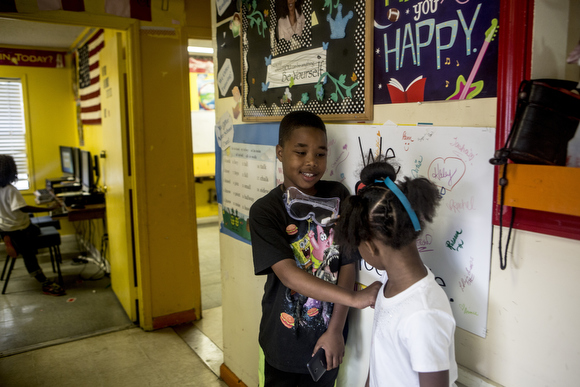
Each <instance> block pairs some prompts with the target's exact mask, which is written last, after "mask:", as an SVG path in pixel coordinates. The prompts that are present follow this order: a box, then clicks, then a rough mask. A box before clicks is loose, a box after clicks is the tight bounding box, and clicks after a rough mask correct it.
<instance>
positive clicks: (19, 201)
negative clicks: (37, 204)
mask: <svg viewBox="0 0 580 387" xmlns="http://www.w3.org/2000/svg"><path fill="white" fill-rule="evenodd" d="M8 200H9V203H10V209H11V210H12V211H17V210H19V209H21V208H22V207H26V206H27V205H28V204H26V201H25V200H24V197H23V196H22V194H21V193H20V192H19V191H18V190H17V189H16V188H15V189H13V190H10V191H8Z"/></svg>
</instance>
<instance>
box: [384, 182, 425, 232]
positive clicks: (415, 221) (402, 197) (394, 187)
mask: <svg viewBox="0 0 580 387" xmlns="http://www.w3.org/2000/svg"><path fill="white" fill-rule="evenodd" d="M375 183H385V185H386V186H387V188H388V189H390V190H391V192H392V193H394V194H395V195H396V196H397V197H398V198H399V200H400V201H401V204H403V207H405V210H407V214H409V218H411V222H412V223H413V227H414V228H415V231H421V224H420V223H419V218H417V214H415V211H413V208H412V207H411V203H409V200H408V199H407V197H406V196H405V194H404V193H402V192H401V190H400V189H399V187H397V185H396V184H395V183H393V181H392V180H391V179H390V178H388V177H386V178H385V179H384V180H378V179H377V180H375Z"/></svg>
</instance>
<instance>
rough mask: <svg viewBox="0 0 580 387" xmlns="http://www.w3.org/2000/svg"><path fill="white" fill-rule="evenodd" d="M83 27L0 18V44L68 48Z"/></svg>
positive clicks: (81, 31)
mask: <svg viewBox="0 0 580 387" xmlns="http://www.w3.org/2000/svg"><path fill="white" fill-rule="evenodd" d="M84 30H85V27H78V26H70V25H61V24H51V23H41V22H33V21H26V20H14V19H6V18H0V44H1V45H8V44H9V45H15V46H34V47H46V48H60V49H69V48H71V47H72V45H73V43H74V42H75V41H76V39H77V38H78V36H79V35H81V34H82V33H83V31H84Z"/></svg>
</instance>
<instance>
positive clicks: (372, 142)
mask: <svg viewBox="0 0 580 387" xmlns="http://www.w3.org/2000/svg"><path fill="white" fill-rule="evenodd" d="M327 129H328V139H329V140H328V142H329V153H328V162H327V171H326V175H325V179H331V180H338V181H342V182H343V183H344V184H345V185H346V186H347V187H348V188H349V189H350V190H351V192H352V190H353V187H354V185H355V183H356V182H357V181H358V176H359V173H360V170H361V169H362V167H363V163H362V155H361V147H362V149H363V151H362V152H364V154H365V158H366V157H367V156H368V154H369V151H370V153H371V154H373V155H374V156H375V157H376V155H377V154H378V151H379V148H381V147H382V154H383V155H384V154H387V155H388V156H394V158H393V160H394V161H395V163H398V164H399V165H400V166H401V170H400V172H399V175H398V176H399V178H401V177H403V176H412V177H426V178H428V179H429V180H430V181H432V182H433V183H434V184H436V185H437V186H438V188H439V191H440V194H441V196H442V200H441V204H440V206H439V208H438V211H437V216H436V218H435V220H434V222H433V223H432V224H431V225H428V226H427V227H426V228H425V230H424V232H423V234H422V235H421V236H420V237H419V239H418V241H417V245H418V247H419V251H420V254H421V258H422V259H423V262H424V263H425V265H427V267H429V268H430V269H431V271H433V273H434V274H435V277H436V279H437V282H438V283H439V285H441V286H442V288H443V289H444V290H445V292H446V294H447V296H448V298H449V300H450V304H451V308H452V310H453V315H454V317H455V320H456V321H457V326H458V327H460V328H463V329H465V330H467V331H469V332H472V333H474V334H476V335H478V336H481V337H485V335H486V327H487V303H488V293H489V274H490V264H491V238H492V210H493V166H492V165H491V164H489V162H488V160H489V158H490V157H491V155H493V152H494V144H495V129H494V128H463V127H434V126H394V125H393V126H388V125H383V126H374V125H368V126H367V125H327ZM359 139H360V143H359ZM381 141H382V146H381ZM381 274H382V273H381V272H380V271H377V270H376V269H374V268H373V267H372V266H370V265H368V264H367V263H365V262H364V261H363V262H361V263H360V265H359V270H358V278H357V282H358V283H359V284H362V285H363V286H364V285H369V284H371V283H372V282H373V281H375V280H378V279H379V278H380V277H381ZM372 321H373V311H372V309H367V310H363V311H360V310H356V309H351V312H350V315H349V324H350V329H349V337H348V341H347V350H346V356H345V360H344V363H343V366H342V367H341V370H340V374H339V379H338V384H337V385H338V386H361V385H364V381H365V380H366V376H367V373H366V370H368V356H369V352H370V335H371V329H372Z"/></svg>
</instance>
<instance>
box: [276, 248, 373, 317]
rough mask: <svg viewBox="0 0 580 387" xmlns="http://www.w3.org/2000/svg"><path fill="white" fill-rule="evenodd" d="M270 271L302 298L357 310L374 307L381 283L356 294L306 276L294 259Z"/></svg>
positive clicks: (277, 265) (279, 262)
mask: <svg viewBox="0 0 580 387" xmlns="http://www.w3.org/2000/svg"><path fill="white" fill-rule="evenodd" d="M272 270H273V271H274V273H275V274H276V276H277V277H278V278H279V279H280V281H282V283H283V284H284V286H286V287H287V288H289V289H292V290H294V291H297V292H298V293H300V294H302V295H303V296H306V297H311V298H315V299H317V300H320V301H327V302H333V303H335V304H342V305H347V306H352V307H354V308H358V309H363V308H366V307H367V306H371V307H374V306H375V300H376V297H377V293H378V292H379V289H380V287H381V283H380V282H378V281H377V282H375V283H373V284H372V285H370V286H369V287H367V288H365V289H364V290H361V291H358V292H355V291H354V290H353V289H352V288H351V289H345V288H342V287H340V286H336V285H333V284H331V283H329V282H326V281H324V280H322V279H320V278H317V277H315V276H313V275H311V274H308V273H307V272H305V271H303V270H301V269H300V268H298V266H296V262H295V261H294V259H290V258H287V259H282V260H281V261H278V262H276V263H275V264H273V265H272ZM339 280H340V276H339Z"/></svg>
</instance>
